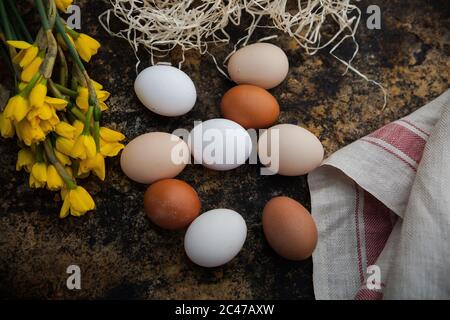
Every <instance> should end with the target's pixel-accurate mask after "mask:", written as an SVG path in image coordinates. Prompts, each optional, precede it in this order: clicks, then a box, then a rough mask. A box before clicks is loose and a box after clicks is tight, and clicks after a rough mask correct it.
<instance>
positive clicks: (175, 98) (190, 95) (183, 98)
mask: <svg viewBox="0 0 450 320" xmlns="http://www.w3.org/2000/svg"><path fill="white" fill-rule="evenodd" d="M134 91H135V92H136V95H137V97H138V98H139V100H140V101H141V102H142V104H144V105H145V106H146V107H147V108H148V109H150V110H151V111H153V112H155V113H157V114H159V115H162V116H169V117H174V116H180V115H183V114H186V113H188V112H189V111H190V110H191V109H192V108H193V107H194V104H195V101H196V99H197V92H196V90H195V86H194V83H193V82H192V80H191V78H189V76H188V75H187V74H186V73H184V72H183V71H181V70H180V69H178V68H175V67H172V66H167V65H156V66H152V67H149V68H146V69H144V70H142V71H141V72H140V73H139V75H138V76H137V78H136V81H135V82H134Z"/></svg>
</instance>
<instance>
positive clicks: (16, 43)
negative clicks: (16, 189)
mask: <svg viewBox="0 0 450 320" xmlns="http://www.w3.org/2000/svg"><path fill="white" fill-rule="evenodd" d="M6 42H7V43H8V44H9V45H10V46H11V47H14V48H16V49H21V50H23V49H28V48H30V47H31V46H32V44H31V43H28V42H26V41H21V40H8V41H6Z"/></svg>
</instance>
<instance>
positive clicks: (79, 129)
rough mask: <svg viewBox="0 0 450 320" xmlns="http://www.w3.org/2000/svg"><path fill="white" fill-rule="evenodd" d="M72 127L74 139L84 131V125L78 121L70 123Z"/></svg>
mask: <svg viewBox="0 0 450 320" xmlns="http://www.w3.org/2000/svg"><path fill="white" fill-rule="evenodd" d="M72 126H73V127H74V128H75V131H74V136H75V137H78V136H79V135H80V134H81V133H82V132H83V129H84V123H83V122H81V121H80V120H75V121H74V122H73V123H72Z"/></svg>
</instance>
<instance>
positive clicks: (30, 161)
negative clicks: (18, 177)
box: [16, 148, 34, 172]
mask: <svg viewBox="0 0 450 320" xmlns="http://www.w3.org/2000/svg"><path fill="white" fill-rule="evenodd" d="M33 165H34V154H33V152H32V151H31V149H28V148H26V149H20V150H19V153H18V154H17V162H16V170H17V171H20V170H22V169H25V171H26V172H31V168H32V167H33Z"/></svg>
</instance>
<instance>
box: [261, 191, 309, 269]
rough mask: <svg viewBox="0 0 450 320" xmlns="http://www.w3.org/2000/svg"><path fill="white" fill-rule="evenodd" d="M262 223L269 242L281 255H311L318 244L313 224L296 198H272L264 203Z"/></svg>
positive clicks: (297, 258) (286, 256)
mask: <svg viewBox="0 0 450 320" xmlns="http://www.w3.org/2000/svg"><path fill="white" fill-rule="evenodd" d="M262 224H263V229H264V235H265V236H266V239H267V241H268V242H269V245H270V246H271V247H272V249H273V250H275V252H277V253H278V254H279V255H280V256H282V257H284V258H286V259H289V260H304V259H306V258H308V257H310V256H311V255H312V253H313V251H314V249H315V247H316V244H317V228H316V224H315V223H314V220H313V219H312V217H311V214H310V213H309V212H308V210H306V209H305V208H304V207H303V206H302V205H301V204H300V203H298V202H297V201H295V200H293V199H291V198H288V197H275V198H272V199H271V200H270V201H269V202H267V204H266V206H265V207H264V210H263V219H262Z"/></svg>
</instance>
